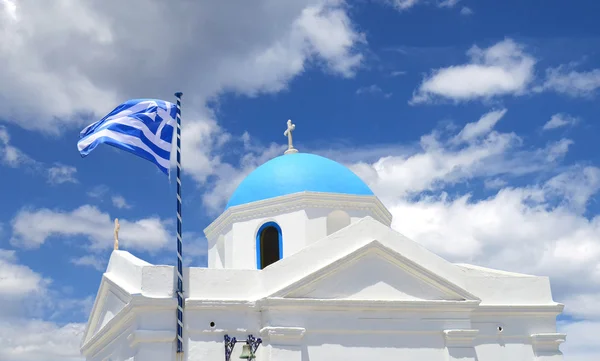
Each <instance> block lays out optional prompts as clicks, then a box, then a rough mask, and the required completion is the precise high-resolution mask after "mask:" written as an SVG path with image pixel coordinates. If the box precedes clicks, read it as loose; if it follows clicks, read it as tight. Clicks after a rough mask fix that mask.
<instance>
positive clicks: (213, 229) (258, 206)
mask: <svg viewBox="0 0 600 361" xmlns="http://www.w3.org/2000/svg"><path fill="white" fill-rule="evenodd" d="M306 208H331V209H341V210H344V209H347V210H349V209H353V210H365V211H369V212H371V213H372V216H373V218H374V219H376V220H377V221H379V222H381V223H383V224H385V225H386V226H390V225H391V224H392V214H391V213H390V212H389V211H388V210H387V208H385V206H384V205H383V203H381V201H380V200H379V198H377V197H376V196H358V195H350V194H338V193H321V192H300V193H294V194H287V195H285V196H280V197H275V198H270V199H265V200H261V201H256V202H252V203H248V204H242V205H239V206H235V207H231V208H228V209H227V210H225V212H223V213H222V214H221V215H220V216H219V217H218V218H217V219H215V220H214V221H213V222H212V223H211V224H210V225H209V226H208V227H206V228H205V229H204V234H205V235H206V237H207V238H209V239H212V238H213V237H214V236H215V235H219V234H221V232H222V231H223V229H225V228H227V227H228V226H229V225H231V224H233V223H236V222H241V221H245V220H249V219H255V218H260V217H268V216H271V215H273V214H278V213H286V212H292V211H295V210H299V209H306Z"/></svg>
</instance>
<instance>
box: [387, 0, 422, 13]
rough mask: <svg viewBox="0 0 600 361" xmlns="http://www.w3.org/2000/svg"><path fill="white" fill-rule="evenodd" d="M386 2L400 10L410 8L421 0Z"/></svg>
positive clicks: (389, 0) (390, 0) (393, 0)
mask: <svg viewBox="0 0 600 361" xmlns="http://www.w3.org/2000/svg"><path fill="white" fill-rule="evenodd" d="M388 2H389V3H390V4H391V5H392V6H394V7H395V8H396V9H398V10H400V11H402V10H406V9H410V8H412V7H413V6H415V5H417V4H418V3H420V2H421V0H388Z"/></svg>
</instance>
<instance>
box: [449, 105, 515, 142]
mask: <svg viewBox="0 0 600 361" xmlns="http://www.w3.org/2000/svg"><path fill="white" fill-rule="evenodd" d="M504 114H506V109H502V110H497V111H492V112H489V113H487V114H485V115H484V116H483V117H481V118H480V119H479V120H478V121H477V122H474V123H468V124H467V125H465V127H464V128H463V129H462V130H461V131H460V133H458V135H457V136H456V137H455V138H454V139H453V142H455V143H459V144H460V143H462V142H469V141H472V140H474V139H477V138H479V137H480V136H482V135H486V134H488V133H489V132H490V131H491V130H492V129H493V128H494V127H495V126H496V123H498V121H499V120H500V119H502V117H504Z"/></svg>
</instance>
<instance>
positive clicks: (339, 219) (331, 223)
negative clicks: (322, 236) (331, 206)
mask: <svg viewBox="0 0 600 361" xmlns="http://www.w3.org/2000/svg"><path fill="white" fill-rule="evenodd" d="M349 225H350V216H349V215H348V213H346V212H344V211H340V210H336V211H333V212H331V213H329V215H328V216H327V235H328V236H329V235H330V234H332V233H334V232H337V231H339V230H340V229H342V228H344V227H347V226H349Z"/></svg>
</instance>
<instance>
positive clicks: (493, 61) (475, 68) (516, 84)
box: [411, 39, 535, 104]
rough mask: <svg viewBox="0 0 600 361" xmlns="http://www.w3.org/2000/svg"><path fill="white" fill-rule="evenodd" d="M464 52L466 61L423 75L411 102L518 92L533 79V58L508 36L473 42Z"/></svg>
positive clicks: (466, 99)
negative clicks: (484, 44)
mask: <svg viewBox="0 0 600 361" xmlns="http://www.w3.org/2000/svg"><path fill="white" fill-rule="evenodd" d="M467 55H468V56H469V58H470V62H469V63H467V64H463V65H455V66H450V67H447V68H441V69H437V70H435V71H433V73H432V74H431V75H429V76H427V77H425V79H424V80H423V82H422V83H421V85H420V86H419V88H418V89H417V90H416V91H415V93H414V94H413V98H412V100H411V103H413V104H416V103H424V102H431V101H434V100H436V99H438V98H446V99H451V100H454V101H468V100H476V99H490V98H493V97H495V96H500V95H510V94H521V93H524V92H525V91H526V90H527V87H528V85H529V84H530V82H531V81H532V80H533V77H534V65H535V59H534V58H533V57H532V56H531V55H529V54H527V53H525V51H524V49H523V46H522V45H520V44H517V43H516V42H514V41H513V40H511V39H505V40H503V41H500V42H498V43H496V44H494V45H492V46H490V47H489V48H485V49H481V48H479V47H477V46H473V47H472V48H471V49H469V51H468V52H467Z"/></svg>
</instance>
